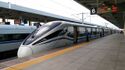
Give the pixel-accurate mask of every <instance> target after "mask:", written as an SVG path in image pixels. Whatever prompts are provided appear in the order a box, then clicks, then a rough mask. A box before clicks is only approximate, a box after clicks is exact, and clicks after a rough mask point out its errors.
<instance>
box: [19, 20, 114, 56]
mask: <svg viewBox="0 0 125 70" xmlns="http://www.w3.org/2000/svg"><path fill="white" fill-rule="evenodd" d="M112 33H114V31H113V30H111V29H108V28H101V27H97V26H91V25H85V24H79V23H74V22H66V21H52V22H48V23H46V24H44V25H42V26H41V27H40V28H38V29H37V30H35V31H34V32H33V33H32V34H30V35H29V36H28V37H27V38H26V39H25V40H24V41H23V42H22V44H21V46H20V47H19V49H18V53H17V55H18V57H26V56H30V55H33V54H35V53H39V52H41V51H44V50H48V49H51V48H55V47H62V46H65V45H71V44H73V43H77V42H81V41H88V40H91V39H93V38H98V37H101V36H105V35H108V34H112Z"/></svg>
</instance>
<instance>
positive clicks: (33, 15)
mask: <svg viewBox="0 0 125 70" xmlns="http://www.w3.org/2000/svg"><path fill="white" fill-rule="evenodd" d="M0 8H1V10H0V17H3V18H26V19H29V20H37V21H44V20H49V21H51V20H58V19H61V20H68V21H76V22H88V23H90V24H96V25H100V26H104V27H109V28H113V29H119V28H118V27H117V26H115V25H114V24H112V23H111V22H109V21H107V20H105V19H104V18H102V17H100V16H99V15H96V14H95V15H90V10H89V9H88V8H86V7H84V6H83V5H80V4H79V3H77V2H76V1H74V0H51V1H50V0H0ZM8 9H9V11H8ZM22 12H23V13H22ZM82 19H83V20H82Z"/></svg>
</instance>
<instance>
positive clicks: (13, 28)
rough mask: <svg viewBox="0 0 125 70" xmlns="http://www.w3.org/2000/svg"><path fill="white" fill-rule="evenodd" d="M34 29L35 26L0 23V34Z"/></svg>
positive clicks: (28, 31) (25, 31) (26, 31)
mask: <svg viewBox="0 0 125 70" xmlns="http://www.w3.org/2000/svg"><path fill="white" fill-rule="evenodd" d="M35 29H36V27H35V26H21V25H0V34H21V33H31V32H32V31H33V30H35Z"/></svg>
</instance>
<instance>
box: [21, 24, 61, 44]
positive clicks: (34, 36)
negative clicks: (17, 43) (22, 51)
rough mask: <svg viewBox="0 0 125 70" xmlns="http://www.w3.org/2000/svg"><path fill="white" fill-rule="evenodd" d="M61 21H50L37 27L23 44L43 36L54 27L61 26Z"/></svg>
mask: <svg viewBox="0 0 125 70" xmlns="http://www.w3.org/2000/svg"><path fill="white" fill-rule="evenodd" d="M60 24H61V22H49V23H46V24H44V25H43V26H41V27H39V28H38V29H36V30H35V31H34V32H33V33H32V34H31V35H30V36H29V37H28V38H27V39H26V40H25V41H24V43H23V45H28V44H30V43H31V42H33V41H35V40H36V39H37V38H39V37H41V36H43V35H44V34H46V33H47V32H49V31H50V30H52V29H53V28H55V27H57V26H59V25H60Z"/></svg>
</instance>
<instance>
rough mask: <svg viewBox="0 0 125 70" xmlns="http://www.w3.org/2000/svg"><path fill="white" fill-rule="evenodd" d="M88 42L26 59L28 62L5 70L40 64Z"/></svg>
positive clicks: (20, 69)
mask: <svg viewBox="0 0 125 70" xmlns="http://www.w3.org/2000/svg"><path fill="white" fill-rule="evenodd" d="M87 44H89V42H87V43H81V44H78V45H75V46H72V47H69V48H66V49H63V50H60V51H57V52H54V53H50V54H47V55H45V56H41V57H38V58H34V59H32V60H29V61H26V62H23V63H20V64H16V65H13V66H10V67H8V68H5V70H22V69H25V68H27V67H29V66H31V65H34V64H38V63H40V62H43V61H45V60H48V59H50V58H54V57H56V56H59V55H62V54H64V53H66V52H70V51H72V50H75V49H77V48H80V47H81V46H85V45H87Z"/></svg>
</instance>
